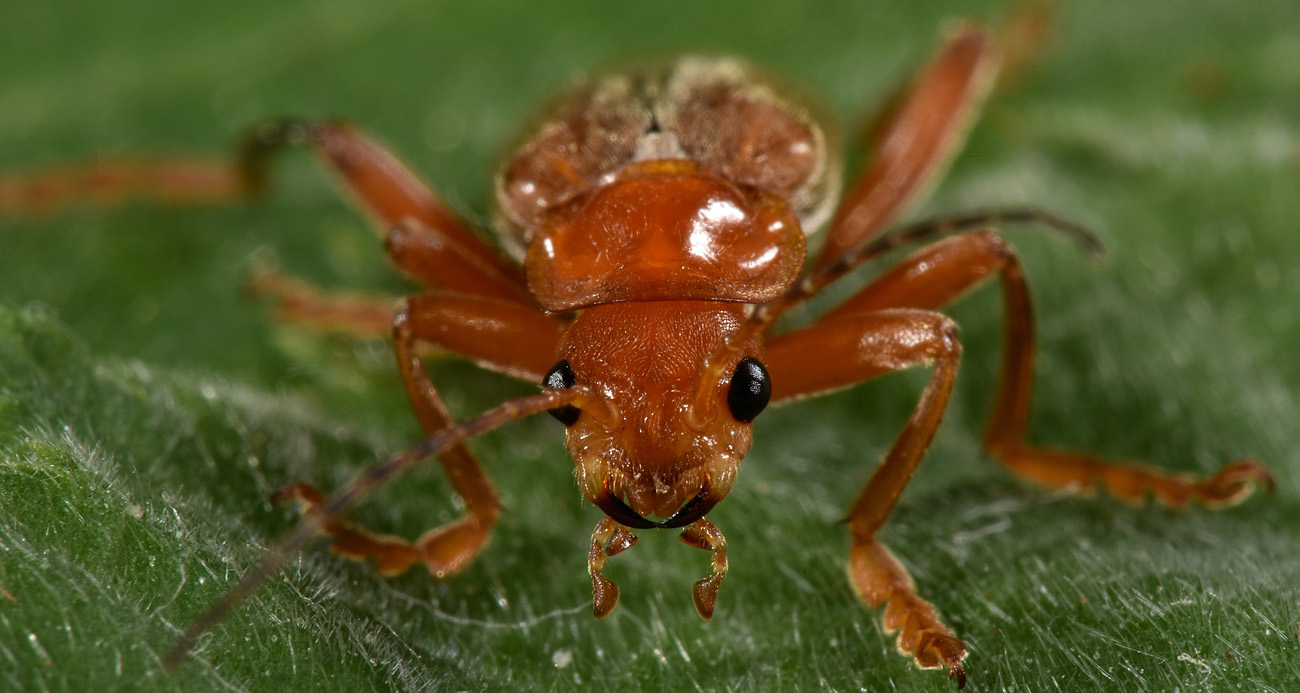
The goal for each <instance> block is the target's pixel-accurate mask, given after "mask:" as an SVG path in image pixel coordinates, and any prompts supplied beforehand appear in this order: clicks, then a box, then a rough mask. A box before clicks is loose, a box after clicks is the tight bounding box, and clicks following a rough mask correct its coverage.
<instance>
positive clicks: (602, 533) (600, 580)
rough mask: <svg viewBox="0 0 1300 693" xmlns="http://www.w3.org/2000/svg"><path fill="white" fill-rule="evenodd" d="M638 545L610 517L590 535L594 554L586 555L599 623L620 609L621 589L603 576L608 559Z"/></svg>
mask: <svg viewBox="0 0 1300 693" xmlns="http://www.w3.org/2000/svg"><path fill="white" fill-rule="evenodd" d="M635 544H636V535H635V534H633V533H632V532H631V531H630V530H629V529H628V528H627V527H624V526H623V525H621V524H619V523H618V521H617V520H614V519H613V518H611V517H609V516H608V515H606V516H603V517H601V518H600V522H598V523H596V529H595V531H593V532H592V533H591V550H590V551H588V552H587V574H588V575H591V609H592V612H593V613H594V614H595V615H596V618H597V619H602V618H605V617H606V616H608V615H609V614H610V613H611V612H612V611H614V607H616V606H618V585H616V584H614V581H613V580H610V579H609V578H607V577H605V574H604V573H602V572H601V571H602V570H604V568H605V559H606V558H607V557H609V556H617V555H618V554H620V553H623V552H624V551H627V550H628V549H630V548H632V546H633V545H635Z"/></svg>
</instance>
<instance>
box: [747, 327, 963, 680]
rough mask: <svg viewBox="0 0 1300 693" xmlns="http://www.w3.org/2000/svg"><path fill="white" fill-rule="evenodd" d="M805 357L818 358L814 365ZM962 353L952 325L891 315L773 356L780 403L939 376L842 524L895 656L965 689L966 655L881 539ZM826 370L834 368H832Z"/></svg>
mask: <svg viewBox="0 0 1300 693" xmlns="http://www.w3.org/2000/svg"><path fill="white" fill-rule="evenodd" d="M809 354H817V358H815V359H809V358H808V355H809ZM960 355H961V345H960V343H959V342H958V341H957V333H956V326H955V325H953V323H952V321H951V320H949V319H948V318H946V317H944V316H943V315H940V314H938V313H934V312H931V311H925V310H916V309H906V308H900V309H891V310H883V311H878V312H874V313H866V314H862V315H853V316H849V317H846V318H844V319H841V320H834V321H830V322H825V323H818V324H815V325H812V326H810V327H807V328H804V329H802V330H798V331H795V332H791V333H789V334H785V335H781V336H780V337H777V338H775V339H773V340H772V342H771V344H770V345H769V346H768V352H767V358H768V360H767V365H768V370H769V371H770V373H771V375H772V396H773V399H774V400H778V399H788V398H790V397H795V396H799V395H806V394H812V393H816V392H819V391H823V390H828V389H835V388H840V387H844V386H847V385H852V384H854V383H858V382H861V381H864V380H868V379H870V378H873V377H876V376H879V375H883V374H885V373H888V372H891V371H896V370H900V369H903V368H910V367H913V366H919V365H922V364H927V363H932V364H934V372H933V374H932V375H931V376H930V382H929V384H928V385H926V388H925V390H924V392H922V394H921V399H920V401H919V402H918V403H917V405H916V409H915V410H914V411H913V412H912V416H911V418H909V419H908V422H907V425H906V426H905V427H904V428H903V431H902V432H901V433H900V434H899V436H898V439H897V440H896V441H895V442H894V445H893V447H892V448H890V450H889V452H888V453H887V454H886V455H885V460H884V462H882V463H881V465H880V467H879V468H877V469H876V472H875V473H874V474H873V475H872V476H871V479H870V481H868V482H867V485H866V487H865V488H863V489H862V492H861V493H860V494H859V495H858V498H857V500H856V501H854V503H853V506H852V507H851V508H850V510H849V513H848V516H847V517H846V518H845V521H846V523H847V524H848V526H849V530H850V532H851V534H852V537H853V545H852V549H851V551H850V554H849V556H850V559H849V577H850V579H851V581H852V583H853V586H854V588H855V589H856V590H857V592H858V595H859V596H860V597H861V598H862V600H863V601H864V602H865V603H866V604H867V605H868V606H870V607H873V608H874V607H878V606H881V605H885V613H884V618H883V623H884V627H885V630H886V631H888V632H893V631H894V630H898V631H899V633H898V640H897V643H898V649H899V650H900V651H901V652H903V653H904V654H911V655H912V656H913V657H914V658H915V660H916V663H917V664H918V665H919V666H921V667H925V668H933V667H938V666H946V667H948V670H949V673H950V675H951V676H953V677H954V678H956V679H958V682H959V683H962V682H964V680H965V673H964V670H963V668H962V664H961V661H962V659H963V658H964V657H965V656H966V646H965V645H964V644H963V643H962V641H961V640H959V639H958V638H957V637H956V636H955V635H953V633H952V631H951V630H949V629H948V627H947V626H945V625H944V624H943V622H942V621H941V620H940V619H939V615H938V613H937V612H936V611H935V609H934V607H933V606H931V605H930V604H929V603H928V602H926V601H925V600H924V599H922V598H921V597H920V596H919V595H918V594H917V592H916V588H915V586H914V585H913V583H912V580H911V578H910V577H908V575H907V571H906V570H904V569H903V567H902V565H900V564H899V563H898V561H897V560H895V559H894V558H893V556H892V555H891V554H890V553H889V551H888V550H887V549H885V548H884V546H883V545H881V544H880V542H878V541H877V540H876V539H875V534H876V531H877V530H878V529H880V526H881V525H882V524H884V522H885V518H887V517H888V516H889V513H890V511H891V510H893V508H894V504H895V503H896V502H897V501H898V497H899V495H901V494H902V492H903V488H904V487H905V486H906V485H907V482H908V480H909V479H910V478H911V477H912V473H913V472H914V471H915V470H916V466H917V464H919V463H920V461H921V457H922V455H923V454H924V453H925V449H926V447H928V446H929V444H930V440H931V439H932V438H933V437H934V432H935V429H937V428H938V426H939V421H940V419H941V418H942V416H943V411H944V409H945V408H946V407H947V405H948V396H949V394H950V393H951V391H952V385H953V381H954V379H955V378H956V375H957V363H958V361H959V358H960ZM828 364H834V367H833V368H832V367H830V366H829V365H828Z"/></svg>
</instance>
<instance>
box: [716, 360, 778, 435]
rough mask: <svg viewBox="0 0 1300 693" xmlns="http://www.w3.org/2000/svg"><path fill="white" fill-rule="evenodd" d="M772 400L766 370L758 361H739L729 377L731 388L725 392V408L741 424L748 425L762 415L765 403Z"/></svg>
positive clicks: (770, 380)
mask: <svg viewBox="0 0 1300 693" xmlns="http://www.w3.org/2000/svg"><path fill="white" fill-rule="evenodd" d="M769 399H772V379H771V378H770V377H768V375H767V369H766V368H764V367H763V364H761V363H759V362H758V359H752V358H746V359H741V361H740V363H738V364H736V373H735V375H733V376H731V388H730V389H729V390H727V406H728V407H730V408H731V415H732V416H734V417H736V420H737V421H739V422H741V423H749V422H750V421H753V420H754V418H755V417H757V416H758V415H759V414H761V413H763V409H765V408H766V407H767V401H768V400H769Z"/></svg>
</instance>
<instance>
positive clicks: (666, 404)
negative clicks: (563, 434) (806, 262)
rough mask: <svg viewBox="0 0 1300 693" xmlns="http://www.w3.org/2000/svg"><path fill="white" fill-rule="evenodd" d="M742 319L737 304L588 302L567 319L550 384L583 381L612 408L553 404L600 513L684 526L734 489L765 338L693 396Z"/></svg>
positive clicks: (633, 523)
mask: <svg viewBox="0 0 1300 693" xmlns="http://www.w3.org/2000/svg"><path fill="white" fill-rule="evenodd" d="M744 320H745V316H744V307H743V306H742V305H740V304H728V303H718V302H691V301H655V302H633V303H614V304H608V305H603V306H596V307H593V308H589V309H587V310H586V311H583V313H582V314H581V315H579V317H578V318H577V320H576V321H575V322H574V323H573V325H572V327H571V328H570V329H569V331H568V333H567V334H566V335H565V338H564V340H563V341H562V342H561V344H560V353H559V356H560V359H561V360H560V361H559V362H557V363H556V366H555V367H554V368H553V369H552V371H551V373H550V374H549V375H548V377H547V383H546V384H547V386H549V387H571V386H573V385H574V384H581V385H583V386H584V387H586V388H587V389H588V390H589V391H591V393H592V394H593V395H594V396H596V397H600V398H603V399H605V400H606V401H607V403H608V404H610V405H611V406H610V407H608V408H606V409H608V411H606V410H605V409H602V408H593V409H591V410H583V411H577V410H568V411H559V412H555V414H556V416H557V418H560V419H561V420H562V421H564V422H565V424H566V425H567V426H568V448H569V453H570V454H571V455H572V456H573V460H574V462H575V463H576V465H577V476H578V482H579V485H580V486H581V488H582V491H583V493H584V494H585V495H586V496H587V498H588V499H590V500H591V501H592V503H594V504H596V505H597V506H598V507H600V508H601V509H602V510H604V511H605V513H606V514H607V515H609V516H610V517H612V518H613V519H615V520H617V521H618V522H620V523H621V524H624V525H627V526H629V527H638V528H648V527H655V526H658V527H680V526H684V525H687V524H689V523H690V522H693V521H694V520H696V519H698V518H700V517H703V516H704V514H705V513H707V512H708V511H709V510H710V509H711V508H712V507H713V506H714V505H716V504H717V502H718V501H720V500H722V498H723V497H724V496H726V495H727V492H728V491H730V490H731V484H732V481H733V480H734V479H735V475H736V471H737V469H738V467H739V465H740V461H741V459H743V458H744V456H745V453H746V452H748V451H749V445H750V441H751V430H752V421H753V418H754V416H756V415H757V414H758V411H759V410H761V409H762V407H763V405H765V404H766V400H767V393H768V392H770V386H769V385H768V384H767V381H766V377H767V374H766V371H765V370H764V369H763V368H762V366H761V365H760V364H761V360H762V358H763V353H762V344H761V340H760V339H758V338H754V339H752V340H750V342H749V343H746V344H742V345H740V346H741V348H740V350H739V351H738V352H737V353H736V355H735V356H734V358H733V359H732V360H731V362H729V363H727V364H725V368H724V373H725V375H724V376H723V377H722V378H721V379H719V380H718V382H717V383H713V384H711V385H706V387H708V388H711V391H712V392H713V394H714V396H712V397H711V398H709V400H708V402H709V406H707V407H705V408H704V409H707V410H703V411H702V410H701V407H699V406H698V405H697V404H696V403H695V402H696V399H697V398H696V392H697V391H698V389H699V387H698V386H699V385H700V383H699V382H698V380H699V378H700V374H701V370H702V366H703V364H704V363H705V361H706V360H707V359H708V358H709V357H710V355H711V354H713V353H715V352H716V351H717V349H718V347H719V346H720V345H721V344H722V343H723V341H724V340H725V339H726V338H727V336H728V335H730V334H732V333H733V332H735V331H736V329H737V328H738V327H739V326H740V325H741V324H742V323H743V322H744ZM737 373H739V375H736V374H737ZM733 381H735V382H733ZM760 400H761V401H760ZM610 412H616V413H614V414H611V413H610ZM650 515H657V516H659V517H660V518H665V519H663V520H661V521H658V522H656V521H652V520H649V519H646V518H647V517H648V516H650Z"/></svg>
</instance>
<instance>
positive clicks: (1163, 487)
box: [821, 230, 1273, 508]
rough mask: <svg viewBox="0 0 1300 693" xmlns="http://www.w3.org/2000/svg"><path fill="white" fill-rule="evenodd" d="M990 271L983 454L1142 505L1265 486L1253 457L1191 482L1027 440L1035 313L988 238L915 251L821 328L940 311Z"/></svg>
mask: <svg viewBox="0 0 1300 693" xmlns="http://www.w3.org/2000/svg"><path fill="white" fill-rule="evenodd" d="M995 274H996V275H997V276H999V277H1000V278H1001V280H1002V282H1001V283H1002V295H1003V303H1004V312H1005V316H1004V333H1003V361H1002V374H1001V377H1000V384H999V387H998V394H997V397H996V399H995V400H994V405H993V413H992V416H991V417H990V421H989V426H988V431H987V434H986V437H985V447H987V448H988V450H989V452H990V453H992V455H993V456H994V457H995V458H996V459H997V460H998V461H999V462H1001V463H1002V464H1003V465H1004V466H1006V467H1007V468H1008V469H1010V470H1011V471H1012V472H1014V473H1016V474H1017V475H1018V476H1021V477H1024V478H1026V479H1029V480H1031V481H1034V482H1036V483H1039V484H1043V485H1046V486H1049V487H1052V488H1058V489H1063V490H1069V491H1074V492H1080V493H1086V492H1089V491H1091V490H1093V489H1094V488H1096V487H1097V486H1103V487H1105V488H1106V489H1107V490H1108V491H1109V492H1110V493H1111V494H1112V495H1114V496H1115V497H1117V498H1119V499H1121V500H1124V501H1126V502H1130V503H1141V502H1142V501H1143V500H1144V499H1145V498H1146V497H1147V495H1148V494H1149V495H1151V496H1153V497H1154V498H1155V499H1156V500H1157V501H1159V502H1161V503H1163V504H1165V505H1168V506H1170V507H1175V508H1181V507H1185V506H1186V505H1187V504H1188V503H1189V502H1190V501H1192V500H1195V501H1198V502H1200V503H1201V504H1203V505H1205V506H1207V507H1211V508H1220V507H1226V506H1231V505H1236V504H1237V503H1240V502H1241V501H1243V500H1245V499H1246V497H1247V496H1249V495H1250V494H1251V492H1252V490H1253V489H1254V487H1255V486H1256V485H1264V486H1268V487H1271V486H1272V484H1273V478H1272V475H1271V474H1270V473H1269V472H1268V470H1267V469H1266V468H1265V467H1264V466H1263V465H1261V464H1260V463H1259V462H1256V461H1254V460H1238V461H1235V462H1232V463H1229V464H1228V465H1226V466H1224V467H1223V468H1222V469H1220V470H1219V471H1218V472H1217V473H1215V474H1214V475H1213V476H1211V477H1209V478H1207V479H1198V478H1195V477H1192V476H1189V475H1185V474H1175V473H1171V472H1166V471H1163V470H1160V469H1155V468H1152V467H1150V466H1149V465H1146V464H1143V463H1141V462H1135V461H1110V460H1103V459H1101V458H1098V457H1095V456H1092V455H1087V454H1082V453H1076V452H1072V451H1066V450H1057V449H1051V448H1044V447H1039V446H1035V445H1030V444H1029V443H1027V442H1025V430H1026V427H1027V424H1028V420H1029V410H1030V403H1031V396H1032V387H1033V368H1034V315H1033V307H1032V305H1031V303H1030V300H1029V289H1028V287H1027V285H1026V283H1025V277H1024V273H1023V271H1022V270H1021V267H1020V262H1019V260H1017V259H1016V256H1015V253H1014V252H1013V251H1012V250H1011V248H1010V246H1008V245H1007V243H1006V241H1004V240H1003V239H1002V238H1001V237H1000V236H998V235H997V234H996V233H994V232H992V231H987V230H985V231H976V232H973V233H967V234H963V235H961V236H955V237H953V238H949V239H946V240H944V241H941V242H939V243H935V244H934V245H932V246H929V247H927V248H924V249H922V250H921V251H919V252H917V253H916V254H915V255H913V256H911V257H909V258H908V259H907V260H905V261H903V262H902V263H900V264H899V265H898V266H897V267H895V268H893V269H892V270H890V271H889V272H887V273H885V274H884V275H882V276H881V277H880V278H878V279H877V280H876V281H874V282H873V283H872V284H871V285H869V286H867V287H866V288H865V289H863V290H862V291H861V292H859V293H858V294H857V295H855V296H853V297H851V298H849V299H848V300H847V301H845V302H844V303H843V304H841V305H839V306H838V307H836V308H834V309H833V310H831V311H830V312H828V313H827V314H826V315H825V316H823V317H822V318H821V321H823V322H833V321H835V320H840V319H843V318H845V317H847V316H851V315H857V314H863V313H869V312H872V311H878V310H882V309H885V308H891V307H908V308H922V309H926V310H938V309H941V308H942V307H943V306H945V305H948V304H949V303H951V302H952V301H954V300H956V299H957V298H959V297H960V296H962V295H963V294H965V293H966V292H967V291H969V290H970V289H972V288H974V287H975V286H977V285H979V284H980V283H981V282H982V281H984V280H985V279H987V278H989V277H991V276H993V275H995Z"/></svg>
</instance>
